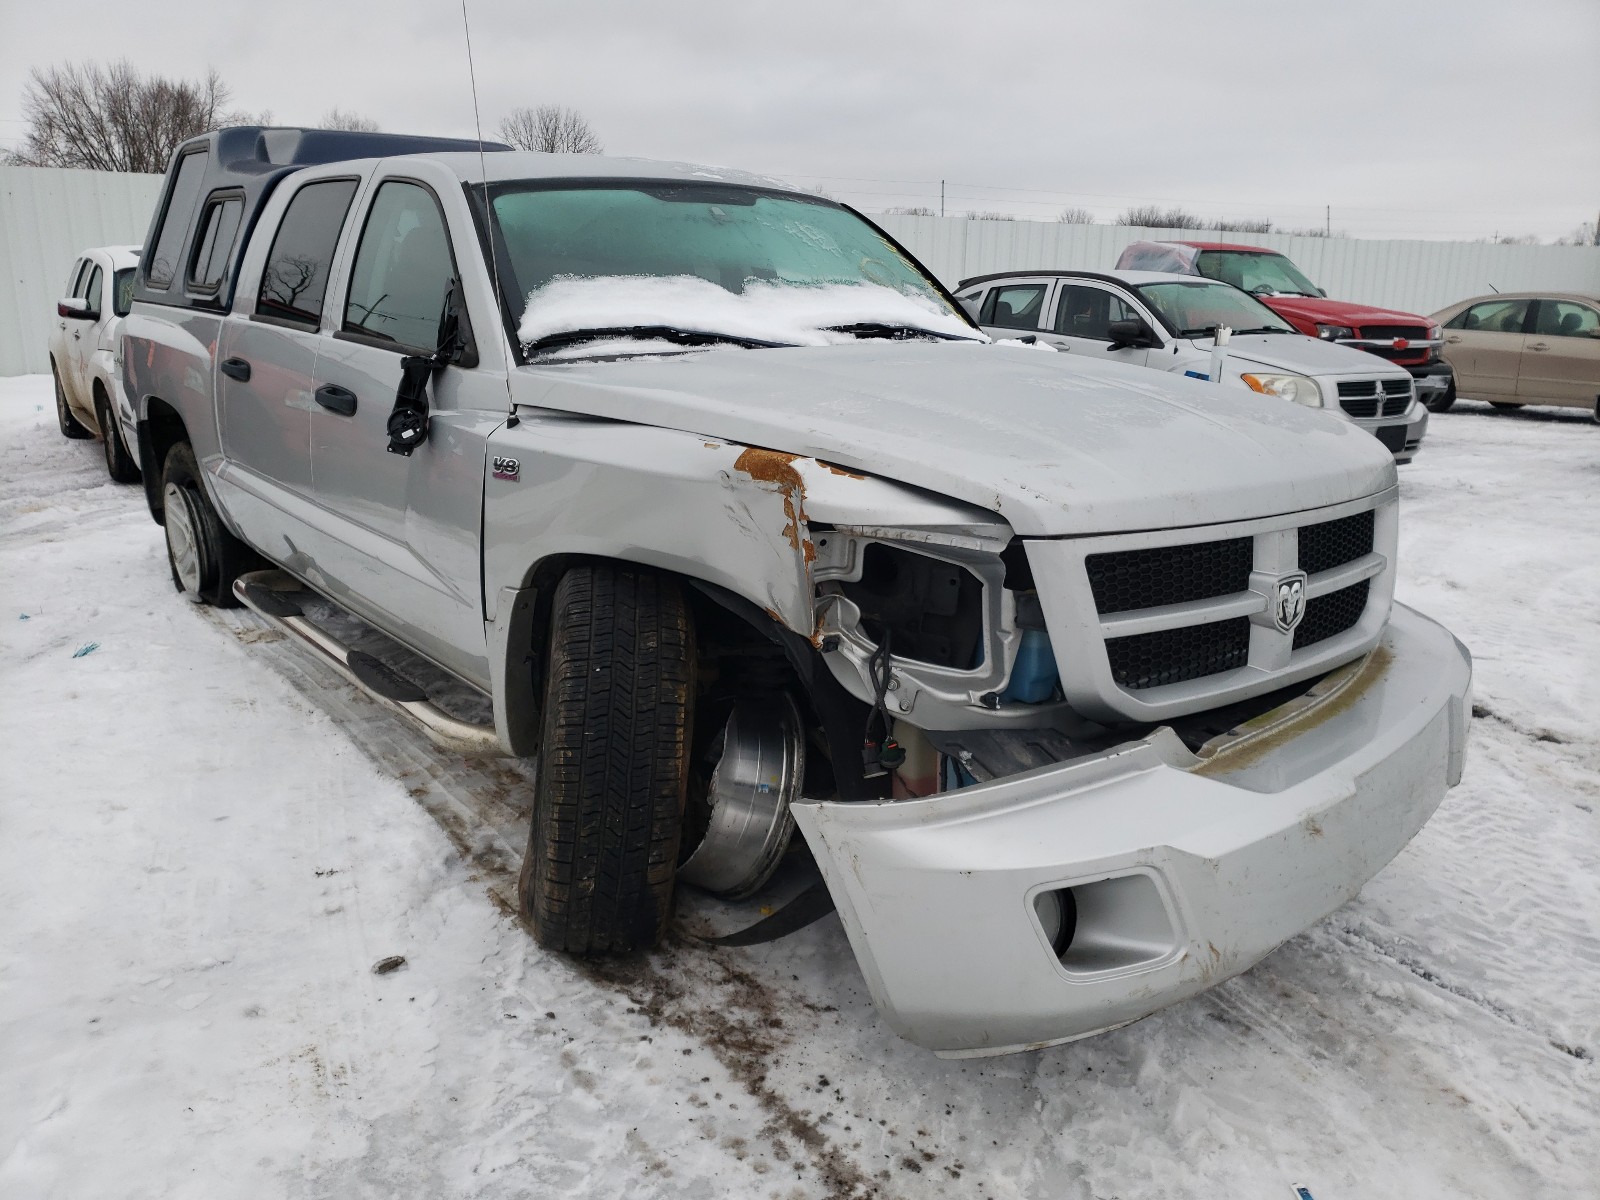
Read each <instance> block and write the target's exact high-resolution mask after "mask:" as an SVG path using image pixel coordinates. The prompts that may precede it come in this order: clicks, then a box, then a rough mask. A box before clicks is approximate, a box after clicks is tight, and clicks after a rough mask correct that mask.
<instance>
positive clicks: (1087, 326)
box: [1055, 283, 1139, 342]
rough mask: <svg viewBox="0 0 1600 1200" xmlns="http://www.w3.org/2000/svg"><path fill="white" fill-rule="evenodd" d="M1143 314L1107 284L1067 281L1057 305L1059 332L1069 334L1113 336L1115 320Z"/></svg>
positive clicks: (1100, 336) (1069, 335)
mask: <svg viewBox="0 0 1600 1200" xmlns="http://www.w3.org/2000/svg"><path fill="white" fill-rule="evenodd" d="M1138 316H1139V314H1138V313H1136V312H1134V310H1133V309H1132V308H1130V307H1129V306H1128V305H1127V304H1126V303H1125V302H1124V301H1123V300H1122V298H1121V297H1120V296H1114V295H1112V294H1111V293H1110V292H1108V291H1106V290H1105V289H1104V288H1097V287H1089V286H1087V285H1084V284H1072V283H1069V284H1064V285H1063V286H1062V288H1061V301H1060V303H1058V304H1057V305H1056V325H1055V329H1056V332H1057V333H1059V334H1063V335H1064V336H1066V337H1081V338H1094V339H1096V340H1097V341H1102V342H1109V341H1110V340H1111V322H1113V321H1125V320H1129V319H1134V318H1137V317H1138Z"/></svg>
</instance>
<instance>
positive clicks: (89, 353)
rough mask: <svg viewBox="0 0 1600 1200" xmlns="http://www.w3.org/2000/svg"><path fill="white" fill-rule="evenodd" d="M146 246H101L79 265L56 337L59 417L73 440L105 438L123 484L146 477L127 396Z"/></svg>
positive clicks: (61, 306)
mask: <svg viewBox="0 0 1600 1200" xmlns="http://www.w3.org/2000/svg"><path fill="white" fill-rule="evenodd" d="M138 267H139V247H137V246H99V247H96V248H95V249H93V250H85V251H84V252H83V254H82V255H80V256H79V258H78V260H77V261H76V262H75V263H73V264H72V274H70V275H69V276H68V277H67V291H66V295H65V296H64V297H63V298H62V299H61V300H59V301H57V302H56V323H55V328H54V329H52V330H51V331H50V373H51V374H52V375H54V376H55V383H56V419H57V420H58V421H60V423H61V432H62V434H63V435H64V436H66V437H69V438H89V437H100V438H101V439H102V440H103V441H104V443H105V452H106V470H107V471H108V472H109V473H110V475H111V478H112V479H114V480H116V481H117V482H118V483H132V482H134V481H135V480H137V479H138V478H139V460H138V458H137V456H135V455H134V454H131V453H129V451H128V447H129V445H130V444H135V445H136V444H137V439H136V438H135V437H134V436H133V431H134V430H135V429H136V428H137V426H136V425H135V423H134V417H133V409H132V408H131V407H130V406H129V404H128V401H127V397H126V396H124V395H123V391H122V368H121V357H122V352H121V349H120V346H119V344H120V342H121V338H122V318H123V317H125V316H127V314H128V306H129V305H131V304H132V303H133V276H134V272H135V271H136V270H138Z"/></svg>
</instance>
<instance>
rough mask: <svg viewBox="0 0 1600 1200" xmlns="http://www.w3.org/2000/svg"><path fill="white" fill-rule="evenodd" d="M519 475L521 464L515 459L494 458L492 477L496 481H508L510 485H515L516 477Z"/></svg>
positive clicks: (497, 456)
mask: <svg viewBox="0 0 1600 1200" xmlns="http://www.w3.org/2000/svg"><path fill="white" fill-rule="evenodd" d="M521 473H522V464H521V463H520V462H518V461H517V460H516V459H514V458H502V457H500V456H499V455H496V456H495V460H494V477H495V478H496V479H509V480H510V481H511V482H512V483H515V482H516V481H517V477H518V476H519V475H521Z"/></svg>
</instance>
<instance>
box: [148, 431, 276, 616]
mask: <svg viewBox="0 0 1600 1200" xmlns="http://www.w3.org/2000/svg"><path fill="white" fill-rule="evenodd" d="M161 507H162V524H163V525H164V526H165V527H166V531H167V562H168V564H169V565H170V566H171V568H172V584H173V586H174V587H176V588H177V589H178V591H180V592H182V593H183V594H184V595H186V596H188V597H189V598H190V599H192V600H197V601H199V602H200V603H202V604H210V605H214V606H215V607H217V608H234V607H236V606H237V605H238V603H239V601H238V599H237V597H235V596H234V594H233V581H234V580H235V579H237V578H239V576H240V575H242V574H244V573H245V572H246V571H250V570H254V569H255V568H256V567H257V566H258V565H259V560H258V558H257V557H256V555H255V553H254V552H253V551H252V550H251V549H250V547H248V546H246V545H245V544H244V543H243V542H241V541H240V540H239V539H238V538H236V537H234V536H233V534H231V533H229V532H228V530H227V527H226V526H225V525H223V523H222V518H221V517H219V516H217V510H216V509H214V508H212V507H211V501H210V500H209V499H207V497H206V493H205V489H204V488H203V487H202V486H201V484H200V466H199V464H198V463H197V462H195V457H194V451H193V450H192V449H190V447H189V443H188V442H179V443H178V444H177V445H175V446H173V447H172V449H171V450H169V451H167V461H166V465H165V466H164V467H163V468H162V471H161Z"/></svg>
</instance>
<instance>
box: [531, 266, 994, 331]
mask: <svg viewBox="0 0 1600 1200" xmlns="http://www.w3.org/2000/svg"><path fill="white" fill-rule="evenodd" d="M864 323H872V324H884V325H912V326H915V327H917V328H919V329H927V330H931V331H932V332H934V333H947V334H952V335H954V336H956V337H964V338H971V339H972V340H973V341H985V340H987V339H986V337H985V335H983V334H981V333H979V332H978V331H977V330H975V329H973V328H972V326H970V325H968V324H967V323H966V322H965V321H963V320H962V319H961V318H960V317H958V316H956V315H955V314H954V313H952V312H950V311H949V310H948V309H945V308H942V307H940V306H939V305H936V304H935V303H934V302H933V301H931V300H928V299H924V298H923V297H920V296H908V295H906V294H905V293H903V292H898V291H896V290H895V289H893V288H889V287H882V286H879V285H877V284H841V283H835V284H815V285H799V284H775V283H766V282H764V281H762V280H750V281H748V282H746V284H745V288H744V291H743V292H730V291H728V289H727V288H724V287H719V286H718V285H717V284H714V283H712V282H711V281H709V280H706V279H701V278H699V277H697V276H694V275H673V276H654V275H606V276H600V277H598V278H578V277H573V276H564V277H561V278H558V279H552V280H551V281H550V282H549V283H547V284H545V285H544V286H543V287H539V288H535V289H534V290H533V291H532V292H530V293H528V307H527V308H526V310H524V312H523V314H522V324H521V325H520V326H519V327H518V329H517V336H518V337H519V338H521V339H522V344H523V345H524V346H530V345H532V344H533V343H534V342H537V341H538V340H539V339H540V338H545V337H549V336H550V335H552V334H557V333H571V332H573V331H575V330H579V329H615V328H619V327H624V326H630V325H670V326H673V327H674V328H677V329H687V330H692V331H694V332H696V333H725V334H729V335H731V336H734V337H742V338H753V339H755V340H757V341H762V342H783V343H786V344H788V345H794V346H826V345H833V344H839V343H845V342H853V341H855V340H856V339H855V337H854V336H853V335H851V334H848V333H836V332H833V331H832V330H831V328H830V327H832V326H838V325H856V324H864Z"/></svg>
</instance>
